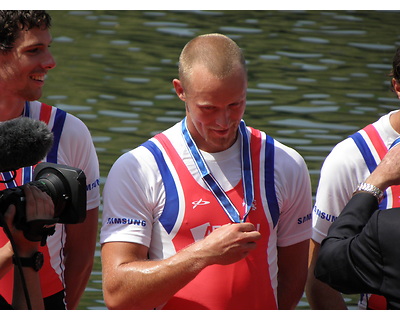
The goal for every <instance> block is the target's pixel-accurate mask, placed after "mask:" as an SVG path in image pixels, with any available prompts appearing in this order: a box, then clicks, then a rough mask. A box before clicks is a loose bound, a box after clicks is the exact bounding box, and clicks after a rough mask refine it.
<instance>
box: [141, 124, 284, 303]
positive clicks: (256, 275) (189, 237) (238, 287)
mask: <svg viewBox="0 0 400 320" xmlns="http://www.w3.org/2000/svg"><path fill="white" fill-rule="evenodd" d="M250 129H251V138H250V143H251V160H252V171H253V177H254V201H253V205H252V208H251V210H250V213H249V215H248V218H247V220H246V222H251V223H253V224H254V225H255V227H256V229H257V230H258V231H259V232H260V233H261V234H262V238H261V239H260V240H259V241H258V242H257V249H256V250H254V251H251V253H250V254H249V255H248V256H247V257H246V258H244V259H242V260H240V261H238V262H236V263H234V264H230V265H211V266H208V267H206V268H205V269H203V270H202V271H201V272H200V273H199V274H198V275H197V276H196V278H195V279H194V280H192V281H191V282H190V283H189V284H187V285H186V286H185V287H184V288H182V289H181V290H180V291H178V292H177V293H176V294H175V295H174V296H173V297H172V298H171V299H170V300H169V301H167V302H166V304H165V305H163V306H161V307H160V308H161V309H174V310H176V309H192V310H193V309H197V310H198V309H212V310H228V309H230V310H232V309H258V310H261V309H277V298H276V288H277V280H276V274H277V256H276V230H275V228H274V227H275V225H276V223H277V221H278V218H279V208H278V203H277V200H276V197H275V189H274V166H273V163H274V145H273V139H272V138H270V137H269V136H266V137H267V139H262V134H261V132H260V131H258V130H255V129H252V128H250ZM264 137H265V136H264ZM154 138H155V139H156V141H155V142H156V143H154V142H153V141H151V140H149V141H147V142H145V143H144V144H143V146H144V147H146V148H147V149H148V150H150V151H151V152H152V154H153V156H154V157H155V159H156V162H157V165H158V167H159V170H160V173H161V175H162V179H163V183H164V185H165V190H166V201H165V207H164V210H163V213H162V214H161V216H160V218H159V222H160V223H161V225H162V226H163V228H164V229H165V231H166V232H167V233H168V235H169V239H168V240H162V241H165V242H168V243H165V244H164V246H165V247H167V246H173V249H172V251H175V252H177V251H179V250H181V249H182V248H184V247H186V246H188V245H190V244H191V243H193V242H195V241H197V240H200V239H203V238H204V237H205V236H207V235H208V234H209V233H211V232H212V231H213V230H214V229H215V228H218V227H220V226H222V225H225V224H227V223H230V222H231V220H230V219H229V217H228V216H227V214H226V213H225V211H224V210H223V208H222V207H221V205H220V204H219V202H218V201H217V199H216V198H215V197H214V195H213V194H212V192H211V191H209V190H207V189H205V188H204V187H203V186H202V185H200V184H199V183H198V182H197V181H196V180H195V179H194V178H193V176H192V174H191V173H190V172H189V170H188V168H187V167H186V165H185V163H184V162H183V160H182V159H181V158H180V156H179V155H178V153H177V151H176V150H175V148H174V147H173V146H172V144H171V142H170V141H169V140H168V138H167V137H166V136H165V135H164V134H162V133H161V134H158V135H156V136H155V137H154ZM266 140H267V141H266ZM261 168H262V170H261ZM173 176H174V177H175V179H174V178H173ZM176 177H178V179H176ZM265 190H268V195H266V191H265ZM227 195H228V197H229V198H230V200H231V201H232V203H233V204H234V205H235V207H236V208H237V209H238V211H239V212H243V213H244V200H243V198H244V196H243V187H242V183H241V181H240V182H239V183H238V184H237V185H236V186H235V187H234V188H233V189H231V190H229V191H227ZM267 197H268V198H269V201H267V200H266V198H267ZM171 243H172V244H171Z"/></svg>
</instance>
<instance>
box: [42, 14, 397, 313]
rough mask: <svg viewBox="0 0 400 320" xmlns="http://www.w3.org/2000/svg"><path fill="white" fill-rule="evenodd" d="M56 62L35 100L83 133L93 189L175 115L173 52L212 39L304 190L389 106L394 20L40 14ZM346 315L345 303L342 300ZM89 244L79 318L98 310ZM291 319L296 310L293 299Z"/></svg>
mask: <svg viewBox="0 0 400 320" xmlns="http://www.w3.org/2000/svg"><path fill="white" fill-rule="evenodd" d="M50 13H51V14H52V17H53V27H52V35H53V38H54V42H53V44H52V52H53V54H54V56H55V58H56V61H57V63H58V65H57V67H56V68H55V69H54V70H52V71H51V72H50V73H49V75H48V79H47V82H46V83H47V84H46V87H45V90H44V95H43V98H42V101H43V102H46V103H49V104H53V105H55V106H57V107H60V108H62V109H64V110H66V111H68V112H70V113H72V114H74V115H76V116H78V117H79V118H80V119H82V120H83V121H84V122H85V123H86V124H87V126H88V127H89V129H90V131H91V133H92V136H93V140H94V144H95V146H96V150H97V152H98V156H99V161H100V169H101V177H102V186H103V185H104V181H105V179H106V177H107V174H108V171H109V169H110V167H111V165H112V164H113V163H114V161H115V160H116V159H117V158H118V157H119V156H120V155H121V154H122V153H123V152H125V151H127V150H130V149H132V148H134V147H136V146H138V145H139V144H141V143H142V142H144V141H145V140H147V139H148V138H149V137H151V136H152V135H154V134H155V133H157V132H159V131H162V130H164V129H166V128H168V127H169V126H171V125H172V124H174V123H175V122H177V121H179V120H180V119H181V118H182V117H183V116H184V107H183V105H182V102H181V101H180V100H179V99H178V98H177V97H176V95H175V94H174V92H173V87H172V84H171V81H172V79H173V78H175V77H177V60H178V56H179V53H180V50H181V49H182V48H183V46H184V45H185V44H186V42H188V41H189V40H190V39H191V38H193V37H194V36H196V35H199V34H203V33H211V32H219V33H224V34H226V35H228V36H230V37H232V38H233V39H234V40H235V41H236V42H237V43H238V44H239V46H240V47H241V48H242V49H243V50H244V53H245V56H246V60H247V62H248V69H249V89H248V103H247V110H246V115H245V120H246V123H247V124H248V125H250V126H253V127H256V128H259V129H261V130H264V131H265V132H267V133H268V134H270V135H272V136H273V137H274V138H276V139H277V140H279V141H281V142H282V143H284V144H286V145H289V146H291V147H293V148H294V149H296V150H297V151H299V152H300V153H301V154H302V155H303V157H304V158H305V160H306V162H307V165H308V167H309V169H310V175H311V179H312V186H313V192H315V190H316V187H317V183H318V178H319V170H320V167H321V165H322V162H323V160H324V159H325V157H326V156H327V154H328V153H329V151H330V150H331V149H332V147H333V146H334V145H335V144H336V143H338V142H339V141H341V140H343V139H344V138H346V137H347V136H348V135H349V134H351V133H353V132H354V131H356V130H358V129H359V128H361V127H363V126H365V125H366V124H368V123H370V122H373V121H375V120H376V119H377V118H378V117H379V116H380V115H382V114H385V113H387V112H389V111H390V110H394V109H396V108H398V105H399V103H398V100H397V99H396V98H395V96H394V94H393V93H392V92H391V91H390V82H389V80H390V78H389V77H388V76H387V75H388V73H389V72H390V69H391V61H392V57H393V54H394V51H395V49H396V47H397V46H399V45H400V34H399V32H398V30H399V27H400V22H399V21H400V16H399V14H400V12H396V11H295V12H293V11H260V10H259V11H155V10H153V11H50ZM347 301H348V304H349V306H350V307H351V308H354V305H355V301H356V299H355V297H354V296H348V297H347ZM104 308H105V306H104V302H103V297H102V292H101V265H100V246H99V245H98V247H97V251H96V257H95V267H94V270H93V273H92V276H91V279H90V281H89V284H88V287H87V289H86V292H85V294H84V297H83V299H82V301H81V304H80V309H104ZM298 308H299V309H307V308H308V304H307V302H306V299H305V298H303V299H302V301H301V302H300V304H299V306H298Z"/></svg>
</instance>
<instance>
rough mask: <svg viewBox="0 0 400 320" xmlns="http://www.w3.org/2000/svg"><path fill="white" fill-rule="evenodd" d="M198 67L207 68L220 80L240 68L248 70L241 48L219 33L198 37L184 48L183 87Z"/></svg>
mask: <svg viewBox="0 0 400 320" xmlns="http://www.w3.org/2000/svg"><path fill="white" fill-rule="evenodd" d="M197 65H200V66H201V67H204V68H206V69H207V70H208V71H209V72H210V73H211V74H212V75H213V76H215V77H216V78H218V79H224V78H226V77H227V76H229V75H231V73H232V71H233V70H237V68H238V67H242V68H243V69H246V66H245V59H244V56H243V53H242V50H241V49H240V48H239V46H238V45H237V44H236V43H235V42H234V41H233V40H232V39H230V38H228V37H227V36H224V35H222V34H218V33H212V34H205V35H201V36H198V37H196V38H194V39H193V40H191V41H189V42H188V43H187V44H186V46H185V47H184V48H183V50H182V52H181V55H180V57H179V79H180V81H181V82H182V84H183V86H185V84H187V81H188V80H189V79H190V76H191V73H192V69H193V67H194V66H197Z"/></svg>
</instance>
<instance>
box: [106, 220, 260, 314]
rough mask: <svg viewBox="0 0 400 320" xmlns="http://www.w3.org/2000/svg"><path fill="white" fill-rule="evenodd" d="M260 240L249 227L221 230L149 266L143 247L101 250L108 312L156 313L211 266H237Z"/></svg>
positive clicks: (119, 244) (112, 246)
mask: <svg viewBox="0 0 400 320" xmlns="http://www.w3.org/2000/svg"><path fill="white" fill-rule="evenodd" d="M260 237H261V235H260V233H259V232H258V231H255V228H254V225H252V224H250V223H240V224H229V225H224V226H222V227H220V228H218V229H216V230H215V231H213V232H212V233H211V234H210V235H209V236H207V237H206V238H204V239H203V240H200V241H198V242H196V243H193V244H192V245H190V246H188V247H186V248H185V249H183V250H181V251H179V252H178V253H176V254H175V255H173V256H171V257H170V258H167V259H164V260H158V261H155V260H148V259H147V254H148V249H147V247H145V246H143V245H140V244H135V243H128V242H107V243H105V244H103V246H102V267H103V291H104V300H105V303H106V306H107V307H108V308H109V309H154V308H156V307H158V306H160V305H162V304H163V303H165V302H167V301H168V299H169V298H171V297H172V296H173V295H174V294H175V293H176V292H177V291H179V290H180V289H181V288H183V287H184V286H185V285H186V284H188V283H189V282H190V281H191V280H193V279H194V278H195V277H196V275H197V274H198V273H199V272H200V271H201V270H203V269H204V268H206V267H207V266H209V265H212V264H222V265H227V264H231V263H234V262H237V261H239V260H241V259H243V258H244V257H246V256H247V254H248V253H249V252H250V251H251V250H253V249H254V248H255V247H256V243H255V241H257V240H258V239H259V238H260Z"/></svg>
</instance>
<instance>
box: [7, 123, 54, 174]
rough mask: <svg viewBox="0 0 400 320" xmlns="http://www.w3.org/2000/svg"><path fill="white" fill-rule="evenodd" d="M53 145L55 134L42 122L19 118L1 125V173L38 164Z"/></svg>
mask: <svg viewBox="0 0 400 320" xmlns="http://www.w3.org/2000/svg"><path fill="white" fill-rule="evenodd" d="M52 145H53V133H52V132H51V131H50V130H49V128H48V127H47V125H46V124H45V123H44V122H42V121H39V120H34V119H31V118H26V117H19V118H16V119H12V120H8V121H4V122H2V123H0V172H5V171H12V170H17V169H19V168H22V167H29V166H32V165H35V164H37V163H38V162H39V161H41V160H42V159H43V158H44V157H46V155H47V153H48V152H49V151H50V149H51V147H52Z"/></svg>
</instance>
